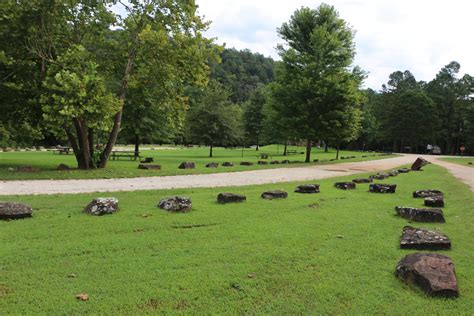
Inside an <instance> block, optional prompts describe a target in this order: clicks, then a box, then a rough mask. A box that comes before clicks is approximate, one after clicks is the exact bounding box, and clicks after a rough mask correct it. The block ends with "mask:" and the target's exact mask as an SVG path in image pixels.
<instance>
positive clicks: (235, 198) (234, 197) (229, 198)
mask: <svg viewBox="0 0 474 316" xmlns="http://www.w3.org/2000/svg"><path fill="white" fill-rule="evenodd" d="M245 200H247V197H245V196H244V195H240V194H234V193H219V195H218V196H217V202H218V203H220V204H226V203H240V202H243V201H245Z"/></svg>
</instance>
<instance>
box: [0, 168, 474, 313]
mask: <svg viewBox="0 0 474 316" xmlns="http://www.w3.org/2000/svg"><path fill="white" fill-rule="evenodd" d="M424 169H425V171H423V172H411V173H409V174H402V175H399V176H398V177H395V178H390V179H387V180H384V181H383V182H385V183H395V184H397V185H398V187H397V193H396V194H386V195H382V194H372V193H368V192H367V189H368V185H367V184H364V185H357V186H358V187H357V189H356V190H354V191H342V190H337V189H335V188H333V183H334V182H335V181H336V179H335V178H333V179H326V180H321V181H319V183H320V184H321V193H320V194H315V195H303V194H297V193H292V191H293V190H294V188H295V186H296V185H297V183H285V184H276V185H273V184H271V185H263V186H250V187H238V188H225V189H186V190H167V191H142V192H120V193H114V194H110V195H113V196H116V197H117V198H119V200H120V208H121V209H120V211H119V212H118V213H116V214H114V215H109V216H103V217H93V216H89V215H86V214H84V213H82V208H83V207H84V206H85V205H86V204H87V203H88V202H89V201H90V200H91V199H92V198H94V197H97V196H103V194H99V195H97V194H79V195H54V196H10V197H3V198H2V200H4V201H8V200H10V201H21V202H25V203H29V204H31V205H32V206H33V207H34V209H35V213H34V217H33V218H30V219H24V220H17V221H10V222H5V221H2V222H0V231H1V232H2V233H1V234H0V242H1V245H2V247H0V311H2V313H6V314H8V313H12V314H128V315H134V314H142V313H191V314H283V315H284V314H392V315H404V314H419V315H433V314H437V315H439V314H441V315H443V314H445V315H448V314H449V315H467V314H471V313H472V311H473V310H474V265H473V261H474V243H473V242H472V241H473V240H474V226H473V225H472V223H473V222H474V209H473V207H472V206H473V205H474V195H473V194H472V193H471V192H470V191H469V189H468V187H467V186H466V185H464V184H462V183H460V182H458V181H457V180H455V179H454V178H453V177H452V176H451V175H450V174H449V173H447V172H446V171H445V170H444V169H442V168H441V167H438V166H435V165H429V166H426V167H425V168H424ZM358 177H359V176H358ZM352 178H353V177H341V178H337V180H351V179H352ZM272 188H282V189H285V190H288V192H289V197H288V199H286V200H273V201H267V200H262V199H260V197H259V196H260V193H261V192H262V191H264V190H267V189H272ZM427 188H431V189H440V190H442V191H444V192H445V198H446V203H447V206H446V208H445V216H446V223H444V224H438V223H436V224H412V225H414V226H415V227H427V228H432V229H440V230H441V231H442V232H444V233H446V234H447V235H448V236H449V237H450V238H451V240H452V243H453V249H452V250H450V251H441V252H439V253H444V254H447V255H449V256H451V258H452V259H453V260H454V263H455V266H456V273H457V277H458V281H459V286H460V292H461V296H460V297H459V298H458V299H443V298H431V297H427V296H426V295H425V294H424V293H423V292H421V291H420V290H418V289H417V288H413V287H410V286H407V285H404V284H403V283H402V282H401V281H399V280H397V279H396V278H395V276H394V271H395V266H396V264H397V262H398V261H399V260H400V259H401V258H402V257H403V256H404V255H407V254H409V253H412V252H414V251H410V250H401V249H399V247H398V241H399V237H400V234H401V230H402V227H403V226H404V225H407V224H409V223H408V222H407V221H406V220H404V219H402V218H399V217H396V216H395V215H394V212H395V211H394V207H395V206H396V205H405V206H421V205H422V203H423V201H422V200H421V199H413V198H412V197H411V193H412V191H414V190H416V189H427ZM223 191H231V192H234V193H241V194H245V195H247V201H246V202H244V203H242V204H234V205H232V204H227V205H219V204H217V203H216V202H215V199H216V196H217V194H218V193H219V192H223ZM175 194H179V195H186V196H189V197H191V198H192V200H193V211H191V212H190V213H187V214H173V213H167V212H166V211H163V210H160V209H158V208H157V207H156V204H157V202H158V201H159V200H160V199H161V198H163V197H166V196H170V195H175ZM193 225H195V227H194V228H192V226H193ZM338 235H340V236H338ZM342 236H343V238H340V237H342ZM71 273H74V274H75V275H77V277H75V278H70V277H68V275H69V274H71ZM78 293H88V294H89V296H90V299H89V301H86V302H80V301H77V300H76V298H75V295H76V294H78Z"/></svg>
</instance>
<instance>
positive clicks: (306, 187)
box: [295, 184, 319, 194]
mask: <svg viewBox="0 0 474 316" xmlns="http://www.w3.org/2000/svg"><path fill="white" fill-rule="evenodd" d="M295 192H296V193H310V194H311V193H319V184H302V185H299V186H297V187H296V189H295Z"/></svg>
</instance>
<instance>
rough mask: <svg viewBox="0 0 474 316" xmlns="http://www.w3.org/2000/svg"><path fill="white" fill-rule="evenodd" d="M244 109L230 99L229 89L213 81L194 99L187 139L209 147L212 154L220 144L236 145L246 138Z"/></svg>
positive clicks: (187, 120)
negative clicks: (244, 135)
mask: <svg viewBox="0 0 474 316" xmlns="http://www.w3.org/2000/svg"><path fill="white" fill-rule="evenodd" d="M241 118H242V110H241V108H240V107H239V106H238V105H236V104H233V103H231V102H230V101H229V92H228V91H226V90H224V89H223V88H222V86H221V85H220V84H219V83H217V82H213V81H211V82H210V84H209V86H208V87H207V88H205V89H204V91H203V92H202V93H201V94H200V95H198V96H197V97H195V98H194V102H193V103H192V104H191V108H190V110H189V112H188V114H187V117H186V129H187V139H188V140H190V141H192V142H195V143H198V144H204V145H206V146H209V147H210V148H209V157H212V150H213V147H214V146H216V145H235V144H238V143H239V142H240V140H241V137H242V126H241V125H242V124H241Z"/></svg>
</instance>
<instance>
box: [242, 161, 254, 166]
mask: <svg viewBox="0 0 474 316" xmlns="http://www.w3.org/2000/svg"><path fill="white" fill-rule="evenodd" d="M240 165H241V166H252V165H253V162H250V161H242V162H241V163H240Z"/></svg>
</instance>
